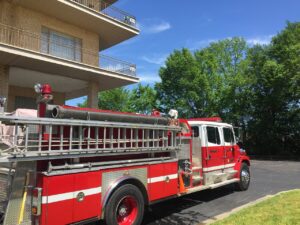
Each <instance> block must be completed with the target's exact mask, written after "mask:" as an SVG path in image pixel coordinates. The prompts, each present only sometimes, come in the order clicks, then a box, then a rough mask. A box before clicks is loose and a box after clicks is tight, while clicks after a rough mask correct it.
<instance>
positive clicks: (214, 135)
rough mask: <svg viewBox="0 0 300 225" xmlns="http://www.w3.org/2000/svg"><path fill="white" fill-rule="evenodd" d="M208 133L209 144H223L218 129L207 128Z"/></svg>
mask: <svg viewBox="0 0 300 225" xmlns="http://www.w3.org/2000/svg"><path fill="white" fill-rule="evenodd" d="M206 132H207V141H208V142H209V143H212V144H217V145H219V144H220V143H221V141H220V135H219V130H218V128H217V127H206Z"/></svg>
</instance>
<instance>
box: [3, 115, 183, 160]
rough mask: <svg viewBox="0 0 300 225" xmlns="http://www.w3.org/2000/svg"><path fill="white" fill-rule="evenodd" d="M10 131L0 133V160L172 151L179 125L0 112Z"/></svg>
mask: <svg viewBox="0 0 300 225" xmlns="http://www.w3.org/2000/svg"><path fill="white" fill-rule="evenodd" d="M0 122H1V123H2V124H5V125H8V126H12V127H13V134H9V135H3V134H2V135H0V146H3V145H1V141H3V140H6V142H7V140H9V142H10V145H7V147H6V148H3V147H2V149H1V148H0V163H2V162H17V161H31V160H45V159H46V160H50V159H61V158H77V157H93V156H110V155H120V154H141V153H159V152H174V151H175V152H176V151H178V150H180V146H181V137H180V135H178V134H179V133H180V132H181V128H180V126H176V125H167V126H166V125H157V124H138V123H136V124H133V123H124V122H108V121H91V120H76V119H53V118H27V117H16V116H10V115H1V116H0Z"/></svg>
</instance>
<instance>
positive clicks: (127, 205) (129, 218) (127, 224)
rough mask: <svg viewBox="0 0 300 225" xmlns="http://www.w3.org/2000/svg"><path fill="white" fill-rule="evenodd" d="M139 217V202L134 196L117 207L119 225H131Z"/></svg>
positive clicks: (122, 201) (124, 199)
mask: <svg viewBox="0 0 300 225" xmlns="http://www.w3.org/2000/svg"><path fill="white" fill-rule="evenodd" d="M137 215H138V207H137V201H136V200H135V198H134V197H132V196H126V197H124V198H122V199H121V201H120V202H119V204H118V206H117V221H118V224H119V225H131V224H133V223H134V221H135V220H136V218H137Z"/></svg>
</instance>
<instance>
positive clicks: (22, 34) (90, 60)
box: [0, 23, 136, 77]
mask: <svg viewBox="0 0 300 225" xmlns="http://www.w3.org/2000/svg"><path fill="white" fill-rule="evenodd" d="M0 43H2V44H6V45H11V46H14V47H18V48H22V49H26V50H30V51H34V52H38V53H41V54H46V55H51V56H54V57H56V58H61V59H64V60H69V61H73V62H78V63H81V64H85V65H88V66H93V67H98V68H100V69H104V70H107V71H112V72H116V73H120V74H123V75H127V76H133V77H136V66H135V65H134V64H131V63H128V62H125V61H122V60H119V59H115V58H112V57H109V56H105V55H102V54H99V52H97V51H92V50H88V49H85V48H82V47H81V46H80V47H78V46H77V45H76V46H74V45H67V44H64V43H62V42H59V41H53V40H50V39H49V38H47V37H43V36H42V35H40V34H35V33H31V32H28V31H26V30H23V29H20V28H16V27H11V26H8V25H5V24H2V23H0Z"/></svg>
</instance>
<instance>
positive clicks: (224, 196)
mask: <svg viewBox="0 0 300 225" xmlns="http://www.w3.org/2000/svg"><path fill="white" fill-rule="evenodd" d="M251 176H252V180H251V184H250V187H249V189H248V190H247V191H245V192H236V191H234V189H233V186H232V185H229V186H226V187H221V188H219V189H215V190H207V191H202V192H198V193H194V194H191V195H186V196H184V197H181V198H177V199H172V200H169V201H164V202H162V203H158V204H155V205H153V206H152V207H151V209H150V212H148V213H147V214H146V215H145V219H144V222H143V225H154V224H163V225H169V224H178V225H181V224H191V225H192V224H198V223H200V222H201V221H204V220H207V219H211V218H213V217H214V216H216V215H219V214H221V213H224V212H227V211H230V210H231V209H233V208H236V207H238V206H241V205H244V204H246V203H248V202H251V201H254V200H256V199H258V198H261V197H263V196H265V195H270V194H276V193H278V192H280V191H284V190H290V189H295V188H300V162H283V161H254V160H253V161H251Z"/></svg>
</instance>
